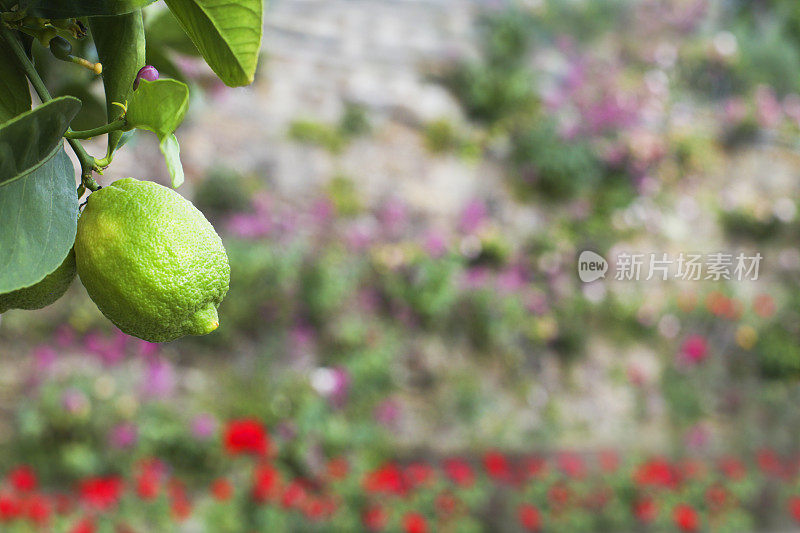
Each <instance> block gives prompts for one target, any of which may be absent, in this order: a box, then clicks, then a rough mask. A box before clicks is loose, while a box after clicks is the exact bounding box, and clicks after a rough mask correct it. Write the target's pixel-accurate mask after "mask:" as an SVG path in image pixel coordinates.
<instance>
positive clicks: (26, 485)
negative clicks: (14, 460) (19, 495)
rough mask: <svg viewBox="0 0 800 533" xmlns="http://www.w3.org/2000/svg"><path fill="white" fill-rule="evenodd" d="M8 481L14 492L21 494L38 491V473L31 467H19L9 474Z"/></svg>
mask: <svg viewBox="0 0 800 533" xmlns="http://www.w3.org/2000/svg"><path fill="white" fill-rule="evenodd" d="M8 480H9V481H10V482H11V486H12V487H14V490H16V491H19V492H28V491H31V490H36V486H37V485H38V482H37V480H36V473H35V472H34V471H33V469H32V468H31V467H29V466H26V465H22V466H18V467H17V468H15V469H14V470H12V471H11V472H9V474H8Z"/></svg>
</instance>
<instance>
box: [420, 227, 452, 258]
mask: <svg viewBox="0 0 800 533" xmlns="http://www.w3.org/2000/svg"><path fill="white" fill-rule="evenodd" d="M422 247H423V248H424V249H425V251H426V252H427V253H428V255H429V256H431V257H433V258H439V257H442V256H443V255H444V254H445V253H447V240H446V239H445V238H444V235H442V234H441V233H438V232H434V231H431V232H429V233H428V234H427V235H426V236H425V240H424V242H423V245H422Z"/></svg>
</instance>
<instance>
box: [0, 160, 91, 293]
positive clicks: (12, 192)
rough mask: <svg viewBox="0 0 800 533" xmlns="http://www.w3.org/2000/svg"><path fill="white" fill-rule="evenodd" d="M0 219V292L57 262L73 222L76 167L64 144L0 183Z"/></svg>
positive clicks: (34, 278) (38, 276) (29, 281)
mask: <svg viewBox="0 0 800 533" xmlns="http://www.w3.org/2000/svg"><path fill="white" fill-rule="evenodd" d="M0 220H2V223H0V250H2V255H0V294H2V293H7V292H10V291H13V290H16V289H21V288H23V287H29V286H31V285H33V284H35V283H37V282H39V281H41V280H42V279H43V278H44V277H45V276H47V275H48V274H49V273H51V272H52V271H54V270H55V269H56V268H58V265H60V264H61V262H62V261H63V260H64V257H66V255H67V253H68V252H69V250H70V248H72V244H73V243H74V242H75V228H76V225H77V222H78V197H77V196H76V195H75V173H74V169H73V168H72V161H70V159H69V156H67V153H66V152H65V151H64V149H63V148H61V147H59V149H58V151H57V152H56V153H55V155H53V157H51V158H50V159H48V160H47V161H45V162H44V164H42V165H41V166H39V168H37V169H36V170H34V171H32V172H30V173H29V174H26V175H25V176H23V177H22V178H20V179H18V180H16V181H14V182H12V183H10V184H8V185H4V186H2V187H1V188H0Z"/></svg>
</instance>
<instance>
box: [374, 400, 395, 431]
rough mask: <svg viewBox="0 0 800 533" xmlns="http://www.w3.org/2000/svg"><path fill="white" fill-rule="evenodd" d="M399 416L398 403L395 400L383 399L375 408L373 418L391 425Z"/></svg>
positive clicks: (385, 424)
mask: <svg viewBox="0 0 800 533" xmlns="http://www.w3.org/2000/svg"><path fill="white" fill-rule="evenodd" d="M399 418H400V405H399V404H398V403H397V402H396V401H395V400H391V399H389V400H384V401H383V402H381V403H380V404H379V405H378V407H376V408H375V420H377V421H378V423H380V424H383V425H384V426H393V425H395V423H397V420H398V419H399Z"/></svg>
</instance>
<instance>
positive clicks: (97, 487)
mask: <svg viewBox="0 0 800 533" xmlns="http://www.w3.org/2000/svg"><path fill="white" fill-rule="evenodd" d="M78 494H79V496H80V499H81V501H82V502H83V503H84V505H86V506H88V507H91V508H94V509H97V510H100V511H105V510H108V509H110V508H111V507H113V506H115V505H116V504H117V502H118V501H119V497H120V495H121V494H122V481H120V479H119V478H116V477H94V478H88V479H85V480H83V481H82V482H81V483H80V486H79V487H78Z"/></svg>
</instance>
